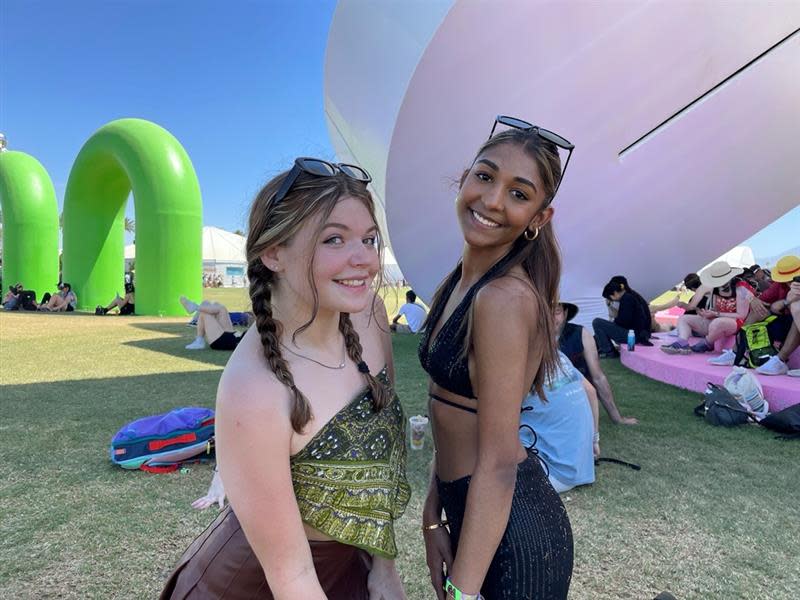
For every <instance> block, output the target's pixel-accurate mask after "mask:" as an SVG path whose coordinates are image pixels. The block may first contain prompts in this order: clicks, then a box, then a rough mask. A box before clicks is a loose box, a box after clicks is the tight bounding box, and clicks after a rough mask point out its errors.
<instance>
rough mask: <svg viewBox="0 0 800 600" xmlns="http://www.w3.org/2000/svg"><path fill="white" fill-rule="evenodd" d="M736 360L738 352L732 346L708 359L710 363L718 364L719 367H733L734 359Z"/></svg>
mask: <svg viewBox="0 0 800 600" xmlns="http://www.w3.org/2000/svg"><path fill="white" fill-rule="evenodd" d="M735 360H736V352H734V351H733V350H731V349H730V348H726V349H725V350H723V351H722V354H720V355H719V356H715V357H714V358H709V359H708V364H710V365H716V366H717V367H732V366H733V361H735Z"/></svg>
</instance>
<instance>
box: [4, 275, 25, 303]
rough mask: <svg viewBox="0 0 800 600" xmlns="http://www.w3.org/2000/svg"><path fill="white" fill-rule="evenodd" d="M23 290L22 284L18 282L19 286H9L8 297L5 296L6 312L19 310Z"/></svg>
mask: <svg viewBox="0 0 800 600" xmlns="http://www.w3.org/2000/svg"><path fill="white" fill-rule="evenodd" d="M22 290H23V287H22V282H17V285H11V286H8V291H7V292H6V295H5V296H3V308H5V309H6V310H19V304H20V295H21V294H22Z"/></svg>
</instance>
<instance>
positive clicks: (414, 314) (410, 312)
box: [389, 290, 427, 333]
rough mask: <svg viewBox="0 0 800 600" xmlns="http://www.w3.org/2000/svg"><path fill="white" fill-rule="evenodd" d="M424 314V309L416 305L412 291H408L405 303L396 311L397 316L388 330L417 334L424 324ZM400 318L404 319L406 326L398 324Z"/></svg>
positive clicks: (415, 297) (415, 296)
mask: <svg viewBox="0 0 800 600" xmlns="http://www.w3.org/2000/svg"><path fill="white" fill-rule="evenodd" d="M426 314H427V313H426V312H425V307H424V306H422V305H421V304H417V295H416V294H415V293H414V290H408V291H407V292H406V303H405V304H403V306H401V307H400V310H398V311H397V315H396V316H395V318H394V319H392V324H391V325H389V329H391V330H392V331H393V332H394V333H417V332H418V331H419V330H420V328H421V327H422V324H423V323H424V322H425V316H426ZM400 317H405V318H406V323H408V324H407V325H404V324H403V323H398V321H399V320H400Z"/></svg>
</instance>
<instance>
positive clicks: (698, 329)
mask: <svg viewBox="0 0 800 600" xmlns="http://www.w3.org/2000/svg"><path fill="white" fill-rule="evenodd" d="M684 283H685V285H686V287H687V289H690V290H692V291H693V292H694V294H693V296H692V298H691V299H690V301H689V302H688V303H682V302H680V303H678V302H674V303H671V304H668V305H662V306H659V307H658V308H659V309H661V308H664V307H668V306H670V305H679V306H681V307H682V308H685V309H686V311H685V312H684V314H682V315H681V316H680V317H679V318H678V323H677V327H676V329H675V336H676V339H675V341H673V342H671V343H669V344H665V345H663V346H661V350H662V351H664V352H666V353H667V354H691V353H708V352H715V348H716V345H717V343H718V342H720V341H723V340H725V339H726V338H733V337H734V336H736V334H737V333H738V332H739V331H741V329H742V328H743V327H747V326H749V325H754V324H757V323H763V324H764V326H765V328H766V331H767V333H768V337H769V343H770V344H771V345H772V346H773V350H771V353H772V356H770V357H769V358H768V359H767V360H766V361H765V362H764V364H761V365H759V366H758V367H757V368H756V371H757V372H758V373H760V374H762V375H790V376H794V377H798V376H800V370H797V369H795V370H790V369H789V367H788V364H787V363H788V361H789V357H790V355H791V354H792V353H793V352H794V351H795V350H796V349H797V347H798V346H800V302H798V300H800V257H797V256H794V255H787V256H783V257H781V258H780V259H779V260H778V262H777V264H776V266H775V269H774V270H773V271H772V272H770V271H767V270H766V269H762V268H761V267H760V266H759V265H753V266H751V267H749V268H746V269H745V268H741V267H732V266H731V265H729V264H728V263H727V262H725V261H718V262H715V263H714V264H712V265H710V266H709V267H708V268H706V269H705V270H703V271H702V272H701V273H700V274H699V275H697V274H694V273H692V274H689V275H687V277H686V279H685V280H684ZM698 284H699V285H698ZM692 337H695V338H699V340H698V341H697V342H695V343H694V344H690V341H689V340H690V339H691V338H692ZM736 343H737V344H741V343H743V342H742V340H741V339H740V338H736ZM743 350H744V349H743V348H737V347H736V346H735V345H734V346H733V347H727V348H725V349H723V350H722V352H721V353H720V354H718V355H716V356H713V357H711V358H709V360H708V362H709V363H710V364H713V365H718V366H732V365H734V362H735V360H736V356H737V351H739V353H740V354H741V351H743Z"/></svg>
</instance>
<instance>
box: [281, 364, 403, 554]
mask: <svg viewBox="0 0 800 600" xmlns="http://www.w3.org/2000/svg"><path fill="white" fill-rule="evenodd" d="M378 379H379V380H380V381H381V383H383V384H384V385H386V386H389V381H388V377H387V375H386V367H384V368H383V370H381V372H380V373H379V374H378ZM290 465H291V471H292V483H293V484H294V493H295V496H296V497H297V504H298V506H299V507H300V516H301V517H302V519H303V522H304V523H306V524H308V525H310V526H311V527H313V528H314V529H317V530H318V531H321V532H322V533H324V534H325V535H328V536H330V537H331V538H333V539H335V540H338V541H340V542H342V543H345V544H349V545H351V546H356V547H358V548H361V549H363V550H366V551H367V552H369V553H370V554H376V555H379V556H383V557H385V558H394V557H395V556H397V545H396V543H395V535H394V521H395V519H397V518H399V517H400V515H402V514H403V511H404V510H405V508H406V505H407V504H408V500H409V498H410V497H411V488H410V487H409V485H408V481H407V480H406V441H405V417H404V415H403V408H402V406H401V405H400V400H399V398H398V397H397V395H396V394H394V392H392V400H391V402H390V403H389V405H388V406H386V407H385V408H384V409H383V410H381V411H379V412H375V410H374V409H373V407H372V394H371V393H370V391H369V389H368V388H364V389H362V390H361V392H359V394H358V395H357V396H356V397H355V398H354V399H353V400H352V401H351V402H350V403H349V404H348V405H347V406H345V407H344V408H343V409H342V410H340V411H339V412H338V413H336V415H334V416H333V418H331V420H330V421H328V422H327V423H326V424H325V425H324V426H323V427H322V429H320V430H319V431H318V432H317V433H316V434H315V435H314V437H312V438H311V441H310V442H309V443H308V444H306V446H305V447H304V448H303V449H302V450H300V452H298V453H297V454H295V455H293V456H292V457H291V459H290Z"/></svg>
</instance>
